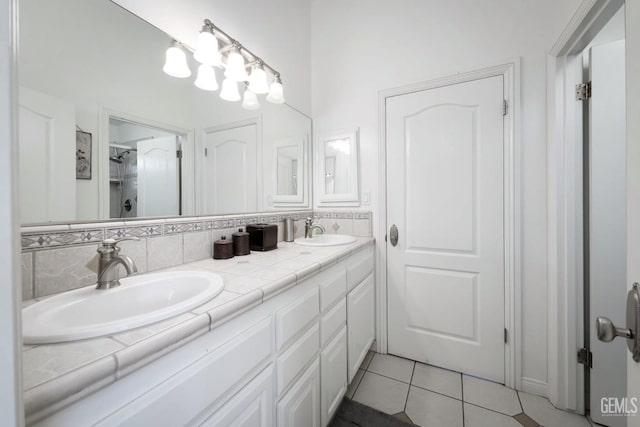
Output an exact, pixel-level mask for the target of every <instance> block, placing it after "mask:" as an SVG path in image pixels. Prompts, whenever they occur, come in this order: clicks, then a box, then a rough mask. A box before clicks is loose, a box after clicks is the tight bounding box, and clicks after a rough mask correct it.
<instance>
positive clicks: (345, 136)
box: [315, 129, 360, 206]
mask: <svg viewBox="0 0 640 427" xmlns="http://www.w3.org/2000/svg"><path fill="white" fill-rule="evenodd" d="M358 133H359V132H358V129H356V130H355V131H351V132H350V131H342V132H334V133H331V134H327V135H325V136H324V137H322V138H321V140H320V144H318V146H317V147H318V148H317V149H316V154H315V155H316V171H317V176H316V183H317V186H318V187H317V188H318V189H319V194H318V205H319V206H359V204H360V203H359V189H358V173H359V171H358V166H359V164H358Z"/></svg>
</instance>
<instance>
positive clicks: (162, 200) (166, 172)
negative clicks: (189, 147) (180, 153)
mask: <svg viewBox="0 0 640 427" xmlns="http://www.w3.org/2000/svg"><path fill="white" fill-rule="evenodd" d="M177 139H178V137H177V136H175V135H172V136H165V137H161V138H152V139H148V140H145V141H139V142H138V146H137V148H138V216H167V215H178V214H179V213H180V210H179V208H178V203H179V202H178V200H179V197H178V191H179V189H178V185H179V184H178V182H179V180H178V159H177V150H178V141H177Z"/></svg>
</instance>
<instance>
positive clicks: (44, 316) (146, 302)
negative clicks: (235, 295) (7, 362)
mask: <svg viewBox="0 0 640 427" xmlns="http://www.w3.org/2000/svg"><path fill="white" fill-rule="evenodd" d="M120 283H121V286H119V287H117V288H113V289H106V290H97V289H95V287H94V286H89V287H85V288H81V289H76V290H73V291H69V292H65V293H63V294H60V295H57V296H54V297H51V298H48V299H45V300H43V301H40V302H37V303H35V304H32V305H30V306H28V307H26V308H24V309H23V310H22V331H23V338H24V343H25V344H50V343H56V342H65V341H75V340H80V339H84V338H93V337H98V336H102V335H110V334H114V333H117V332H122V331H126V330H129V329H133V328H137V327H140V326H144V325H148V324H150V323H153V322H157V321H160V320H164V319H168V318H169V317H172V316H176V315H178V314H182V313H186V312H187V311H189V310H191V309H193V308H195V307H197V306H199V305H202V304H204V303H205V302H207V301H209V300H211V299H212V298H214V297H215V296H216V295H218V294H219V293H220V292H222V290H223V289H224V283H223V281H222V277H220V276H219V275H217V274H215V273H209V272H205V271H179V272H167V273H151V274H141V275H139V276H130V277H125V278H123V279H120Z"/></svg>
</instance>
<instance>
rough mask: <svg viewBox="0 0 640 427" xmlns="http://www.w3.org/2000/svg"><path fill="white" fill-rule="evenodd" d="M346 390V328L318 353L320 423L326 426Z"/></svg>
mask: <svg viewBox="0 0 640 427" xmlns="http://www.w3.org/2000/svg"><path fill="white" fill-rule="evenodd" d="M346 392H347V328H346V326H343V327H342V330H341V331H340V333H339V334H338V335H336V337H335V338H334V339H333V340H331V342H330V343H329V345H327V348H325V349H324V350H322V353H320V393H321V394H320V408H321V409H322V416H321V421H322V422H321V425H323V426H326V425H327V423H328V422H329V420H330V419H331V417H333V414H334V413H335V412H336V410H337V409H338V407H339V406H340V402H342V397H343V396H344V395H345V393H346Z"/></svg>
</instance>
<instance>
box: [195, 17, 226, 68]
mask: <svg viewBox="0 0 640 427" xmlns="http://www.w3.org/2000/svg"><path fill="white" fill-rule="evenodd" d="M219 49H220V47H219V46H218V39H217V38H216V36H214V35H213V32H212V31H211V29H210V28H209V27H207V26H206V25H205V26H204V27H202V31H200V34H198V41H197V42H196V51H195V53H194V54H193V58H194V59H195V60H196V61H198V62H199V63H201V64H206V65H210V66H212V67H221V66H222V55H221V54H220V51H219Z"/></svg>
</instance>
